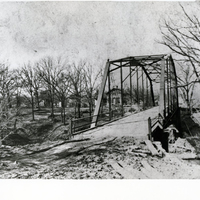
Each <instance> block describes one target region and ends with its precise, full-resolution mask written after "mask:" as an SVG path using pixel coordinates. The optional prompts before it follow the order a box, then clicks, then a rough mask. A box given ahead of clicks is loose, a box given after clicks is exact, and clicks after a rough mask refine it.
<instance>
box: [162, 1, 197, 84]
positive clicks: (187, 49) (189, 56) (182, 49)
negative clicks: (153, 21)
mask: <svg viewBox="0 0 200 200" xmlns="http://www.w3.org/2000/svg"><path fill="white" fill-rule="evenodd" d="M197 5H198V4H197ZM180 6H181V8H182V12H183V16H184V17H183V18H181V19H180V20H179V21H174V20H173V19H170V20H168V21H167V20H165V21H164V26H161V33H162V36H163V41H161V42H160V43H161V44H164V45H165V46H167V47H169V48H170V49H171V50H172V51H173V52H174V53H176V54H177V55H178V56H179V59H178V60H181V61H184V62H187V63H190V66H191V67H192V69H193V71H194V73H195V75H196V77H197V79H198V81H200V77H199V73H200V68H199V66H200V48H199V45H200V20H199V18H198V17H197V15H195V14H192V15H191V14H188V12H186V10H185V9H184V7H183V6H182V5H180Z"/></svg>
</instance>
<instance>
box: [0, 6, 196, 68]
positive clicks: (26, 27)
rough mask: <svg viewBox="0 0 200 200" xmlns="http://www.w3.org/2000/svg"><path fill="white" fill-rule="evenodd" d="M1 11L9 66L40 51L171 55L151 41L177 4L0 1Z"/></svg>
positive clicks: (100, 56) (101, 57) (71, 55)
mask: <svg viewBox="0 0 200 200" xmlns="http://www.w3.org/2000/svg"><path fill="white" fill-rule="evenodd" d="M183 5H184V6H185V8H186V9H190V10H191V6H193V7H195V2H189V3H183ZM0 10H1V12H0V59H1V60H5V61H9V62H10V63H11V66H12V67H17V66H19V65H20V64H22V63H24V62H27V61H28V60H30V61H35V60H37V59H39V58H41V57H43V56H45V55H50V56H57V55H62V56H63V55H64V57H65V58H67V59H68V60H69V62H72V61H76V62H78V61H79V60H81V59H83V60H87V61H88V62H90V63H95V62H98V63H102V62H103V63H105V62H106V60H107V59H108V58H109V59H111V60H112V59H118V58H122V57H126V56H135V55H148V54H160V53H170V51H169V50H168V49H167V48H166V47H163V46H162V45H160V44H157V43H156V42H155V40H160V39H161V34H160V30H159V24H161V22H162V19H163V18H166V17H167V16H170V17H171V18H177V19H178V18H180V17H181V12H180V10H181V9H180V6H179V5H178V3H177V2H123V3H122V2H4V3H3V2H0Z"/></svg>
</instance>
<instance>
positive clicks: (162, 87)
mask: <svg viewBox="0 0 200 200" xmlns="http://www.w3.org/2000/svg"><path fill="white" fill-rule="evenodd" d="M159 113H160V114H161V116H163V117H165V60H164V59H163V60H162V61H161V75H160V100H159Z"/></svg>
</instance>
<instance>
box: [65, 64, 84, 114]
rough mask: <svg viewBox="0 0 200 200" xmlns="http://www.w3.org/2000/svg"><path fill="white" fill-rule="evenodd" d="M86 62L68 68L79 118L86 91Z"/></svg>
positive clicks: (72, 95) (72, 94)
mask: <svg viewBox="0 0 200 200" xmlns="http://www.w3.org/2000/svg"><path fill="white" fill-rule="evenodd" d="M85 64H86V63H85V62H79V64H75V63H73V64H72V65H69V66H68V70H69V80H70V83H71V97H72V98H73V100H74V101H75V116H76V108H77V111H78V117H79V118H80V117H81V100H82V94H83V91H84V85H83V84H84V66H85Z"/></svg>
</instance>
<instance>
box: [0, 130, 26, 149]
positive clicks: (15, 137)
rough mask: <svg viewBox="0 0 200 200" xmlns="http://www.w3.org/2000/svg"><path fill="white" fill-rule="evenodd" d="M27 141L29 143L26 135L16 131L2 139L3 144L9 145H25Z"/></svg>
mask: <svg viewBox="0 0 200 200" xmlns="http://www.w3.org/2000/svg"><path fill="white" fill-rule="evenodd" d="M28 143H30V140H29V138H28V137H26V136H24V135H20V134H17V133H11V134H9V135H8V136H6V137H5V138H4V139H3V140H2V144H3V145H9V146H15V145H26V144H28Z"/></svg>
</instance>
